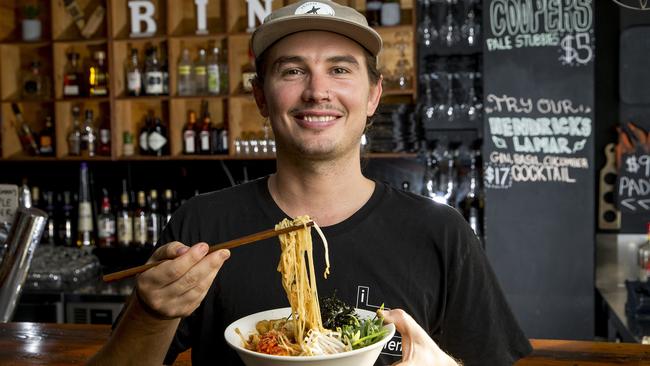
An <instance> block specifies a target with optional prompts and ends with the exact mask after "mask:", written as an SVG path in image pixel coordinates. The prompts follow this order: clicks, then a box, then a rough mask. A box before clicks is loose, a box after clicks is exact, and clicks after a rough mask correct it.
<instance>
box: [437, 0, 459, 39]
mask: <svg viewBox="0 0 650 366" xmlns="http://www.w3.org/2000/svg"><path fill="white" fill-rule="evenodd" d="M456 2H457V1H456V0H447V13H446V15H445V20H444V22H443V24H442V25H441V27H440V32H439V33H440V41H441V42H442V44H443V46H445V47H453V46H456V45H457V44H458V43H460V41H461V38H462V37H461V32H460V27H459V26H458V22H457V21H456V19H455V18H454V6H453V4H455V3H456Z"/></svg>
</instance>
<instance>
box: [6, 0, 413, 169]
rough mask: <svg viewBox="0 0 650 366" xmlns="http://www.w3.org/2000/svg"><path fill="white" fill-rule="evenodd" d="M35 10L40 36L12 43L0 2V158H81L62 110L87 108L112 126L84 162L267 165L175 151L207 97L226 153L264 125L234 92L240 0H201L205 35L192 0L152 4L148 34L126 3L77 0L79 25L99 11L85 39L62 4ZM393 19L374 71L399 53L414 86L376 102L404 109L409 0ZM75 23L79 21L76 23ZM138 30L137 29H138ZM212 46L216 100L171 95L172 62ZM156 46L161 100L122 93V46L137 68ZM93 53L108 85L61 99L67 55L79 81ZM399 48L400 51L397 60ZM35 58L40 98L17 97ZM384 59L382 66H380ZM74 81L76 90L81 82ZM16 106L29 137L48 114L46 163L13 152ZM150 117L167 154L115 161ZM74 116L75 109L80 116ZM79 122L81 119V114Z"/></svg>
mask: <svg viewBox="0 0 650 366" xmlns="http://www.w3.org/2000/svg"><path fill="white" fill-rule="evenodd" d="M289 2H290V1H289V0H282V1H279V2H277V4H276V3H275V2H274V8H277V7H280V6H282V5H286V4H288V3H289ZM342 2H343V3H346V4H347V5H351V6H356V7H357V9H358V10H359V11H361V12H363V11H365V2H363V1H362V2H356V1H355V2H351V1H342ZM37 3H38V4H39V5H40V6H41V14H40V18H41V20H42V25H43V33H42V35H41V38H40V39H39V40H37V41H23V40H21V35H22V34H21V10H22V9H21V8H22V6H23V4H22V3H20V2H19V1H17V0H10V1H9V2H7V4H5V5H0V8H1V9H3V10H2V11H0V53H1V54H2V62H0V120H2V121H4V122H5V123H3V125H2V126H0V127H1V128H2V134H1V139H2V141H0V146H2V155H0V161H2V160H5V161H9V160H12V161H13V160H20V161H29V160H34V161H65V160H75V159H78V160H84V158H77V157H69V156H68V155H67V154H68V146H67V136H68V134H69V132H70V130H71V128H72V120H71V117H72V113H71V108H72V107H75V106H78V107H80V108H82V110H86V109H90V110H93V112H94V117H95V120H96V122H95V123H96V126H95V127H97V128H98V127H99V124H100V120H101V119H109V122H110V129H111V147H112V153H111V156H110V157H103V158H99V157H97V158H93V159H95V160H97V159H100V160H107V161H122V160H164V159H167V160H249V159H255V160H257V159H273V158H272V157H260V156H250V155H238V156H235V155H221V156H213V155H188V156H185V155H182V154H181V153H182V151H183V143H182V141H183V140H182V131H183V126H184V125H185V123H186V121H187V117H188V112H189V111H190V110H194V111H195V112H197V113H198V112H199V108H198V106H199V104H200V101H201V100H208V101H209V104H210V107H209V110H210V116H211V119H212V122H213V123H215V124H216V125H217V126H219V125H221V124H223V125H224V126H225V128H227V129H228V138H229V143H230V147H231V149H232V148H233V145H234V141H235V139H237V138H240V139H242V138H245V136H248V135H255V134H261V133H263V132H264V128H265V127H264V126H265V119H264V118H262V117H261V116H260V115H259V114H258V113H257V112H256V111H257V106H256V104H255V100H254V98H253V95H252V93H249V92H243V89H242V85H243V82H242V79H243V78H242V74H243V73H244V72H245V71H250V68H251V67H252V66H253V65H251V60H250V55H249V45H250V38H251V36H252V33H251V32H249V31H248V29H247V19H248V14H247V5H246V2H244V1H241V0H223V1H210V2H208V4H207V9H206V10H207V23H206V27H207V33H206V34H197V32H196V28H197V19H196V15H195V14H194V9H195V6H196V4H195V2H194V0H151V1H150V3H151V4H153V5H154V7H155V13H154V15H153V18H154V20H155V23H156V27H157V29H156V30H155V32H154V33H153V34H151V35H148V36H146V37H137V36H132V34H131V31H132V30H131V26H130V16H129V15H130V10H129V0H111V1H107V0H83V1H80V0H78V1H77V4H78V5H79V8H80V9H79V10H81V12H83V14H84V17H85V21H86V22H88V20H89V19H90V16H91V14H93V12H95V11H96V10H97V9H98V8H100V7H103V8H104V9H105V14H104V17H103V19H102V20H101V22H100V23H99V25H98V26H97V27H96V29H95V31H94V32H93V33H92V34H88V33H86V34H85V35H84V36H82V31H81V28H80V26H79V24H78V23H76V22H75V19H73V17H72V15H71V14H72V12H70V11H69V10H68V9H66V6H65V4H64V2H62V1H49V0H37ZM400 3H401V7H402V9H401V10H402V12H401V23H400V24H399V25H396V26H390V27H381V26H380V27H375V29H376V30H377V32H379V33H380V34H381V36H382V38H384V41H385V44H386V45H387V46H389V47H386V48H385V49H384V51H383V52H382V54H381V55H380V56H379V62H380V65H379V66H380V69H382V67H384V68H385V69H387V70H389V71H392V70H393V69H394V68H395V64H396V62H397V61H398V59H399V58H400V57H406V58H407V59H408V61H409V62H410V65H411V69H410V71H409V72H411V73H413V75H411V77H412V79H411V80H413V82H414V86H413V87H412V88H406V89H393V88H384V94H383V96H385V97H388V99H386V101H387V102H389V103H412V102H413V100H414V99H415V95H416V93H417V87H416V85H415V83H417V80H415V79H416V78H415V74H414V72H415V61H416V60H415V58H414V54H415V36H414V34H413V31H414V23H415V9H414V6H415V4H414V2H412V1H408V0H402V1H400ZM5 10H6V11H5ZM82 25H83V24H82ZM142 25H143V27H144V28H143V29H142V31H145V30H146V29H145V28H146V26H144V23H143V24H142ZM397 42H402V43H404V42H406V43H404V45H405V48H404V47H402V49H401V51H399V50H398V48H396V47H390V46H391V45H395V44H396V43H397ZM213 44H214V45H217V46H218V47H219V49H220V57H221V58H222V63H221V67H222V68H223V69H224V70H225V73H226V75H225V76H226V78H225V80H226V82H225V83H222V85H221V86H222V93H221V94H219V95H187V96H181V95H178V90H177V84H178V62H179V58H180V56H181V53H182V50H183V48H188V49H189V50H190V54H191V60H192V61H193V62H194V61H195V60H196V58H197V53H198V49H199V48H205V49H206V50H207V51H208V52H207V53H208V54H209V53H210V48H209V47H210V46H211V45H213ZM149 45H151V46H155V47H157V50H158V56H159V59H160V62H161V64H162V65H165V64H166V65H167V66H166V67H167V70H168V93H167V94H166V95H143V96H137V97H134V96H128V95H127V85H126V84H127V83H126V61H127V59H128V58H129V56H130V53H131V48H134V49H137V50H138V57H139V64H140V66H141V67H142V66H143V65H144V63H145V62H144V61H145V59H144V57H143V56H144V53H145V52H144V51H145V49H146V48H147V47H148V46H149ZM97 51H103V52H104V53H105V54H106V60H107V66H108V75H109V78H108V80H109V85H108V95H106V96H101V97H89V96H87V90H86V89H87V88H85V87H84V88H83V90H82V91H81V93H82V95H83V96H77V97H64V96H63V80H64V77H65V73H66V70H67V68H68V63H69V61H68V54H70V53H72V52H74V53H77V54H78V55H79V56H78V63H79V64H80V65H82V66H83V70H82V71H83V74H82V77H83V78H84V80H85V79H87V78H88V75H87V72H86V70H85V69H86V66H87V65H88V64H89V63H90V62H91V61H92V60H93V55H94V54H95V52H97ZM400 52H402V53H403V55H400ZM34 60H38V61H40V62H41V72H42V74H43V75H45V76H46V77H47V78H48V84H49V86H47V89H46V96H47V98H42V99H31V98H30V99H27V98H22V95H23V84H22V81H23V79H22V78H23V74H24V73H25V71H26V70H27V69H28V65H29V64H30V62H32V61H34ZM382 63H383V65H382ZM82 85H83V84H82ZM14 102H15V103H20V104H24V107H23V109H24V114H25V117H26V118H27V119H29V120H28V121H27V122H28V124H29V125H30V126H31V128H32V129H33V130H34V132H35V133H36V134H38V132H39V131H40V130H41V129H42V128H43V126H44V118H45V116H46V115H49V116H52V117H53V122H54V127H55V132H56V135H55V143H56V156H57V157H55V158H41V157H32V156H29V155H27V154H22V147H21V144H20V142H19V140H18V136H17V134H16V131H15V130H14V127H13V125H12V123H11V122H12V121H13V120H14V116H13V113H12V111H11V105H10V104H11V103H14ZM151 112H153V113H154V114H155V116H156V117H159V118H161V119H162V121H163V124H164V125H165V127H166V129H167V131H168V136H167V139H168V141H169V142H168V144H169V151H170V152H171V155H170V156H168V157H161V158H158V157H153V156H133V157H124V156H123V147H124V146H123V145H124V138H125V135H127V136H128V135H131V136H132V137H133V138H134V140H133V144H134V149H135V151H136V152H137V151H138V149H139V146H138V143H139V140H138V134H139V132H140V130H141V128H142V126H143V124H144V119H145V117H146V116H147V114H149V113H151ZM82 113H83V112H82ZM80 118H81V121H80V122H83V115H82V116H81V117H80ZM368 156H369V157H371V158H374V157H377V158H383V157H384V156H387V157H405V156H406V157H409V155H408V154H407V155H404V154H388V155H386V154H378V155H374V154H370V155H368Z"/></svg>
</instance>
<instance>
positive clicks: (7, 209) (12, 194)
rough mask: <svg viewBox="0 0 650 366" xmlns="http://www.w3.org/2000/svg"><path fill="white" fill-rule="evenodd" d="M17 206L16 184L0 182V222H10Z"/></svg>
mask: <svg viewBox="0 0 650 366" xmlns="http://www.w3.org/2000/svg"><path fill="white" fill-rule="evenodd" d="M17 208H18V186H15V185H13V184H0V222H8V223H12V222H13V221H14V215H15V214H16V209H17Z"/></svg>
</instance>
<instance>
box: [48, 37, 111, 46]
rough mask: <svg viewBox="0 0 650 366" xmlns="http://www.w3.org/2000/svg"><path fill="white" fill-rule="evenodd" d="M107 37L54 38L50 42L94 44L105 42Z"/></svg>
mask: <svg viewBox="0 0 650 366" xmlns="http://www.w3.org/2000/svg"><path fill="white" fill-rule="evenodd" d="M107 42H108V38H104V37H101V38H88V39H55V40H54V41H53V42H52V43H54V44H55V45H57V44H70V45H94V44H102V43H107Z"/></svg>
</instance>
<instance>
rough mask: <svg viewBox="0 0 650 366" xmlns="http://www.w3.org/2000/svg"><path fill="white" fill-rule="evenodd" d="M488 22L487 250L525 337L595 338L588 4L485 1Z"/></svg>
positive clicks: (591, 62)
mask: <svg viewBox="0 0 650 366" xmlns="http://www.w3.org/2000/svg"><path fill="white" fill-rule="evenodd" d="M483 17H484V29H485V36H484V37H485V38H484V42H485V43H484V48H483V49H484V59H483V60H484V95H485V117H484V136H485V139H484V147H483V148H484V151H483V152H484V160H485V162H484V169H485V182H484V183H485V187H486V188H485V190H486V192H485V201H486V210H485V215H486V217H485V222H486V250H487V254H488V257H489V259H490V261H491V263H492V265H493V267H494V269H495V272H496V273H497V276H498V277H499V280H500V281H501V285H502V287H503V289H504V291H505V292H506V296H507V297H508V300H509V301H510V304H511V306H512V307H513V310H514V312H515V315H516V316H517V318H518V319H519V321H520V323H521V325H522V327H523V328H524V331H525V332H526V334H527V336H529V337H534V338H568V339H591V338H593V335H594V325H593V323H594V309H593V307H594V299H593V295H594V280H593V266H594V263H593V261H594V245H595V244H594V241H595V240H594V237H595V235H594V230H595V227H594V219H595V213H594V207H595V203H594V197H595V193H594V189H595V188H594V185H595V184H594V183H595V170H594V166H593V160H594V138H593V130H594V106H593V104H594V51H595V49H594V44H595V40H594V31H593V20H594V11H593V4H592V1H590V0H564V1H555V0H540V1H530V0H491V1H489V0H488V1H485V2H484V7H483Z"/></svg>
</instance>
